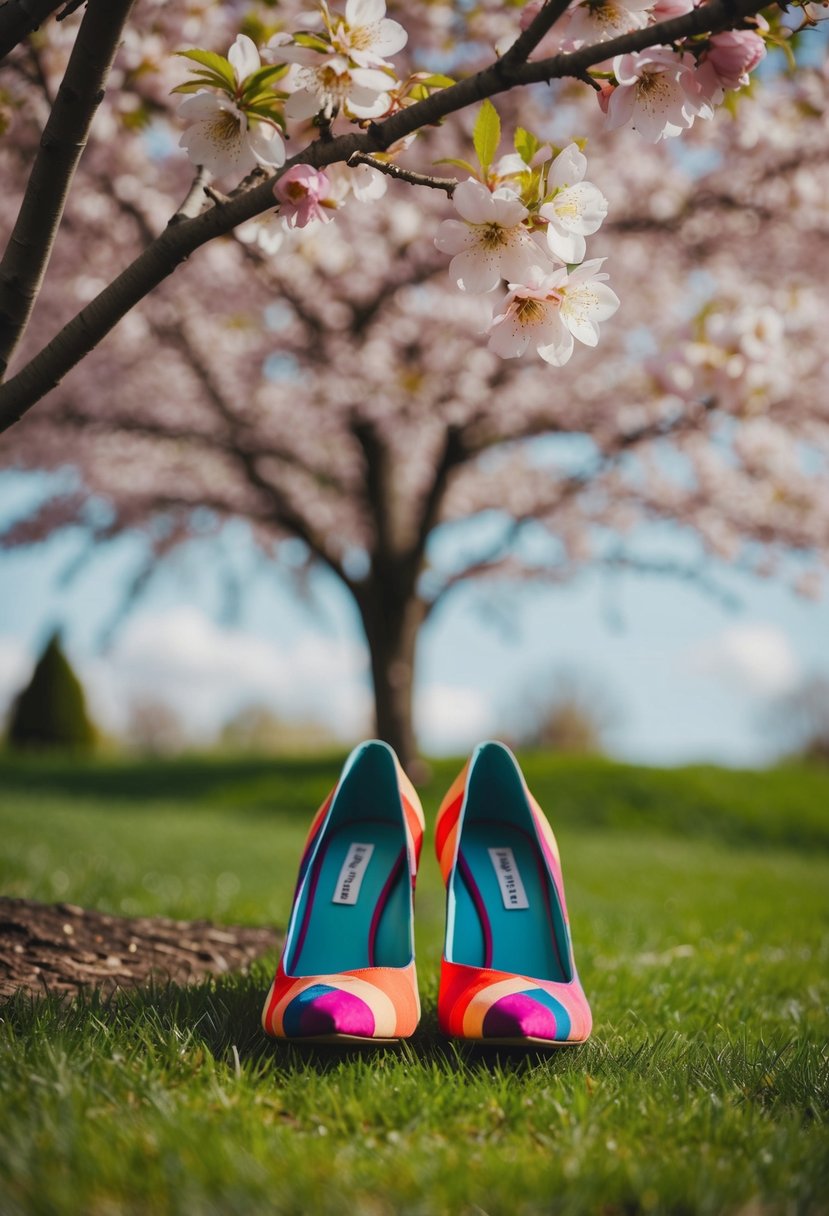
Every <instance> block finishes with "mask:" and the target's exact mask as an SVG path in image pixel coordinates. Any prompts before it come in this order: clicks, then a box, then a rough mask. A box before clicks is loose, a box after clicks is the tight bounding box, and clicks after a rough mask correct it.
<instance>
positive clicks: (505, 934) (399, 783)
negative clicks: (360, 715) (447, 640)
mask: <svg viewBox="0 0 829 1216" xmlns="http://www.w3.org/2000/svg"><path fill="white" fill-rule="evenodd" d="M423 829H424V819H423V811H422V809H421V805H420V800H419V799H418V796H417V794H416V793H415V790H414V786H413V785H412V783H411V782H410V781H409V779H408V777H407V776H406V774H405V773H404V772H403V769H402V767H401V766H400V763H399V761H398V759H397V757H396V756H395V754H394V752H393V751H392V749H391V748H390V747H388V745H387V744H385V743H381V742H378V741H372V742H368V743H362V744H360V746H359V747H357V748H355V750H354V751H353V752H352V753H351V755H350V756H349V758H348V760H347V761H346V763H345V767H344V768H343V771H342V774H341V776H340V780H339V782H338V783H337V785H336V787H335V788H334V790H332V792H331V794H329V796H328V798H326V800H325V802H324V803H323V804H322V806H321V807H320V809H319V811H318V812H317V814H316V816H315V818H314V820H313V823H312V824H311V828H310V831H309V834H308V839H307V841H306V845H305V850H304V853H303V856H302V861H301V864H300V870H299V878H298V881H297V885H296V891H295V894H294V901H293V908H292V912H291V917H290V921H289V924H288V930H287V934H286V938H285V945H284V948H283V951H282V957H281V959H280V961H279V966H278V968H277V972H276V977H275V979H274V981H273V984H272V985H271V989H270V992H269V993H268V997H267V1000H266V1002H265V1006H264V1009H263V1011H262V1025H263V1027H264V1029H265V1031H266V1033H268V1034H270V1035H274V1036H275V1037H277V1038H284V1039H292V1040H298V1041H305V1042H342V1043H348V1042H355V1041H373V1042H383V1041H388V1040H394V1039H404V1038H407V1037H408V1036H409V1035H411V1034H412V1033H413V1032H414V1030H415V1028H416V1026H417V1023H418V1021H419V1019H420V999H419V995H418V990H417V974H416V970H415V960H414V887H415V881H416V877H417V870H418V865H419V861H420V851H421V846H422V843H423ZM435 845H436V849H437V855H438V861H439V863H440V867H441V871H442V873H443V878H444V882H445V883H446V887H447V905H446V942H445V947H444V953H443V959H442V962H441V975H440V990H439V996H438V1019H439V1022H440V1027H441V1030H442V1031H443V1032H444V1033H445V1034H447V1035H451V1036H453V1037H456V1038H459V1039H465V1040H474V1041H477V1042H483V1043H491V1044H498V1045H509V1046H522V1045H523V1046H530V1045H532V1046H539V1045H541V1046H547V1047H556V1046H561V1045H563V1044H565V1043H582V1042H584V1041H585V1039H587V1037H588V1035H589V1034H590V1029H591V1024H592V1019H591V1014H590V1007H589V1005H588V1003H587V999H586V997H585V995H584V991H583V989H582V986H581V984H580V982H579V978H578V974H577V972H576V966H575V963H574V961H573V949H572V944H571V941H570V931H569V925H568V919H567V907H566V904H565V900H564V886H563V882H562V876H561V866H560V863H559V854H558V847H557V845H556V840H555V836H554V835H553V831H552V828H551V827H550V824H549V823H548V821H547V819H546V817H545V816H544V813H543V812H542V810H541V808H540V807H539V805H538V803H537V802H536V800H535V799H534V798H533V796H532V794H531V793H530V791H529V789H528V788H527V784H526V782H525V780H524V777H523V774H522V773H521V770H520V768H519V767H518V763H517V761H516V759H515V757H514V756H513V755H512V753H511V752H510V750H509V749H508V748H507V747H505V746H504V745H503V744H502V743H483V744H481V745H480V746H479V747H477V748H476V749H475V752H474V753H473V755H472V757H471V759H470V760H469V761H468V762H467V764H466V765H465V767H464V769H463V771H462V772H461V773H460V774H459V776H458V777H457V779H456V780H455V782H454V783H453V784H452V786H451V788H450V789H449V792H448V793H447V795H446V797H445V798H444V800H443V802H442V804H441V807H440V810H439V812H438V818H437V824H436V834H435Z"/></svg>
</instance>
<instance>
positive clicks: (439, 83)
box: [420, 72, 458, 89]
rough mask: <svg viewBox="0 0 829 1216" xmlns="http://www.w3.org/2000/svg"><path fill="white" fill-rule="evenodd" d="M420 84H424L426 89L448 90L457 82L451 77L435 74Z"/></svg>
mask: <svg viewBox="0 0 829 1216" xmlns="http://www.w3.org/2000/svg"><path fill="white" fill-rule="evenodd" d="M420 83H421V84H425V85H426V88H427V89H448V88H450V87H451V86H452V85H453V84H457V83H458V82H457V81H456V80H453V79H452V77H451V76H443V75H441V73H440V72H436V73H435V74H434V75H433V76H427V77H426V79H425V80H421V82H420Z"/></svg>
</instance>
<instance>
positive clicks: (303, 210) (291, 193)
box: [273, 165, 336, 228]
mask: <svg viewBox="0 0 829 1216" xmlns="http://www.w3.org/2000/svg"><path fill="white" fill-rule="evenodd" d="M330 189H331V182H330V181H329V180H328V177H327V176H326V174H325V173H323V172H322V170H320V169H315V168H314V167H313V165H292V166H291V168H290V169H289V170H288V171H287V173H283V174H282V176H281V177H280V179H279V181H278V182H277V183H276V185H275V186H274V188H273V192H274V195H275V196H276V198H277V200H278V201H279V203H280V208H279V214H280V217H281V219H282V220H283V222H284V223H285V224H286V225H287V227H288V228H305V227H306V225H308V224H310V223H311V222H312V220H322V222H323V223H327V222H328V220H330V219H333V216H334V210H333V208H334V206H335V205H336V204H333V203H332V200H331V199H330V198H329V194H330Z"/></svg>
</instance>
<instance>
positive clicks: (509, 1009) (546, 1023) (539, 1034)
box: [483, 989, 570, 1042]
mask: <svg viewBox="0 0 829 1216" xmlns="http://www.w3.org/2000/svg"><path fill="white" fill-rule="evenodd" d="M569 1033H570V1019H569V1017H568V1016H567V1011H566V1009H565V1008H564V1006H563V1005H562V1004H561V1003H560V1002H559V1001H557V1000H556V999H555V998H554V997H551V996H550V995H549V993H546V992H544V991H542V990H541V989H533V990H532V992H531V993H529V992H516V993H513V994H512V995H511V996H502V997H501V999H500V1000H499V1001H496V1002H495V1004H494V1005H493V1006H492V1008H491V1009H489V1010H487V1012H486V1015H485V1016H484V1023H483V1034H484V1038H485V1039H522V1038H532V1039H547V1040H549V1041H551V1042H564V1041H566V1039H567V1036H568V1034H569Z"/></svg>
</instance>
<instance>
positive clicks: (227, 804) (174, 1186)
mask: <svg viewBox="0 0 829 1216" xmlns="http://www.w3.org/2000/svg"><path fill="white" fill-rule="evenodd" d="M456 768H457V766H456V765H451V764H444V763H441V764H439V765H436V768H435V773H434V777H433V779H432V781H431V783H430V786H429V788H428V789H426V790H425V791H424V805H425V807H426V811H427V818H428V819H429V820H430V821H431V819H432V818H433V815H434V811H435V809H436V806H437V804H438V801H439V799H440V795H441V793H442V791H443V790H444V789H445V788H446V786H447V784H448V782H449V780H450V779H451V777H452V776H453V775H454V771H455V769H456ZM338 769H339V761H338V760H320V761H297V762H293V763H285V762H279V763H271V762H269V763H265V762H257V761H245V762H241V761H240V762H236V763H230V762H221V761H202V760H199V761H195V760H194V761H181V762H171V763H168V764H163V765H154V766H153V765H140V764H125V763H116V762H95V763H88V764H83V765H69V764H67V763H65V762H61V761H54V762H49V763H43V762H38V763H34V762H24V761H20V760H12V759H8V758H6V759H0V890H2V891H3V893H5V894H10V895H21V896H27V897H32V898H36V899H42V900H68V901H71V902H74V903H81V904H87V905H94V906H96V907H98V908H101V909H102V910H105V911H111V912H118V913H122V914H126V915H132V914H138V913H142V914H153V913H163V914H165V915H171V916H182V917H196V916H210V917H213V918H216V919H220V920H226V921H240V922H249V923H256V924H262V923H275V924H284V923H285V920H286V917H287V914H288V910H289V906H290V898H291V891H292V887H293V882H294V877H295V869H296V862H297V858H298V855H299V851H300V848H301V844H302V841H303V838H304V835H305V831H306V828H307V825H308V822H309V820H310V816H311V814H312V812H313V810H314V809H315V808H316V806H317V804H318V803H319V801H320V800H321V798H322V796H323V795H324V793H325V792H326V790H327V789H328V787H329V786H330V785H331V784H332V782H333V780H334V779H335V778H336V775H337V772H338ZM526 771H527V774H528V778H529V781H530V784H531V785H532V786H533V788H534V790H535V792H536V793H537V795H538V796H539V799H540V801H541V802H542V805H543V806H544V807H545V809H546V810H547V811H548V813H549V815H550V818H551V820H552V822H553V825H554V827H555V828H556V831H557V834H558V837H559V843H560V845H561V851H562V859H563V863H564V873H565V880H566V883H567V895H568V903H569V905H570V912H571V917H572V926H573V935H574V942H575V950H576V958H577V961H578V963H579V969H580V972H581V975H582V979H583V981H584V986H585V989H586V991H587V993H588V996H589V998H590V1000H591V1003H592V1005H593V1009H594V1016H595V1030H594V1037H593V1039H592V1040H591V1042H590V1043H589V1044H587V1045H586V1046H584V1047H581V1048H575V1049H570V1050H567V1051H561V1052H558V1053H555V1054H552V1055H549V1056H543V1055H536V1054H531V1055H521V1054H507V1053H501V1054H500V1055H498V1054H495V1053H483V1052H481V1051H480V1050H476V1049H473V1048H470V1047H458V1046H456V1045H453V1044H451V1043H446V1042H445V1041H443V1040H442V1039H441V1037H440V1035H439V1034H438V1033H437V1028H436V1019H435V1012H434V1011H435V995H436V989H437V973H438V963H439V959H440V953H441V945H442V928H443V890H442V886H441V883H440V878H439V875H438V871H437V866H436V863H435V862H434V857H433V853H432V851H431V839H429V841H428V843H427V849H426V851H424V859H423V864H422V866H421V878H420V881H419V885H418V966H419V974H420V982H421V994H422V997H423V1003H424V1018H423V1022H422V1025H421V1028H420V1030H419V1031H418V1034H417V1035H416V1037H415V1038H414V1039H412V1040H411V1041H410V1042H409V1043H407V1044H405V1045H403V1046H402V1047H400V1048H392V1049H385V1050H369V1051H366V1052H362V1053H343V1052H340V1051H337V1050H336V1049H333V1048H327V1049H320V1048H318V1049H315V1050H313V1049H299V1048H296V1047H289V1046H285V1045H281V1044H275V1043H273V1042H271V1041H269V1040H266V1039H264V1037H263V1036H262V1034H261V1032H260V1030H259V1010H260V1006H261V1002H262V999H263V997H264V994H265V992H266V990H267V988H268V984H269V982H270V978H271V975H270V972H271V969H272V964H273V963H274V962H275V960H273V959H271V960H266V961H265V962H263V963H262V964H261V965H259V966H257V967H256V969H255V971H254V972H253V973H252V974H251V975H250V976H248V977H245V978H240V977H230V978H224V979H221V980H219V981H216V982H211V983H208V984H204V985H201V986H196V987H193V988H187V989H184V988H175V987H165V988H161V989H159V990H157V991H155V992H143V993H140V994H131V995H125V996H121V997H120V998H118V999H116V1000H114V1001H111V1002H100V1001H97V1000H95V999H90V1000H89V1001H87V1002H86V1003H84V1004H82V1005H76V1006H74V1007H61V1006H60V1005H58V1004H57V1003H56V1002H54V1001H51V1000H42V1001H39V1002H37V1003H35V1004H32V1003H31V1002H30V1001H29V1000H28V999H25V1000H24V999H18V1000H16V1001H14V1002H12V1003H11V1004H10V1005H7V1006H5V1007H4V1008H3V1009H0V1214H2V1216H16V1214H17V1213H42V1214H43V1216H47V1214H48V1216H64V1214H65V1216H87V1214H90V1216H111V1214H115V1213H122V1212H123V1213H152V1214H153V1216H155V1214H159V1216H166V1214H167V1213H171V1214H172V1213H182V1214H187V1216H201V1214H202V1213H205V1214H206V1213H217V1214H218V1213H237V1212H238V1213H242V1212H266V1211H267V1212H271V1211H272V1212H278V1213H308V1212H321V1213H329V1212H330V1213H331V1214H332V1216H351V1214H352V1213H359V1214H362V1213H365V1214H366V1216H382V1214H384V1213H387V1212H388V1213H392V1212H407V1213H408V1212H412V1213H424V1214H426V1216H431V1214H436V1213H443V1212H452V1213H455V1212H457V1213H468V1214H469V1216H472V1214H473V1213H489V1214H490V1216H495V1214H496V1213H498V1214H501V1213H503V1214H504V1216H520V1214H523V1213H536V1212H538V1213H541V1212H556V1213H558V1212H563V1213H574V1214H578V1213H586V1212H601V1213H603V1214H604V1216H615V1214H616V1213H620V1214H622V1213H624V1214H628V1213H638V1212H643V1213H650V1212H654V1213H659V1212H671V1213H696V1212H699V1213H720V1212H733V1213H735V1214H741V1216H770V1214H772V1213H780V1214H781V1216H783V1214H785V1216H789V1214H797V1213H823V1212H829V1131H827V1093H828V1092H829V1069H828V1068H827V1057H828V1056H829V1051H828V1049H827V1038H829V1035H828V1034H827V1032H828V1031H829V1014H827V1003H829V1002H828V998H829V773H827V772H824V773H820V772H817V771H810V770H805V769H797V768H789V769H780V770H776V771H775V772H772V773H764V774H751V773H728V772H722V771H719V770H716V769H705V768H697V769H687V770H678V771H674V772H656V771H648V770H645V769H637V768H630V767H625V766H620V765H613V764H609V763H602V762H587V761H578V762H575V761H568V762H565V761H555V760H551V759H546V758H542V757H535V758H531V759H530V760H528V762H527V765H526Z"/></svg>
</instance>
